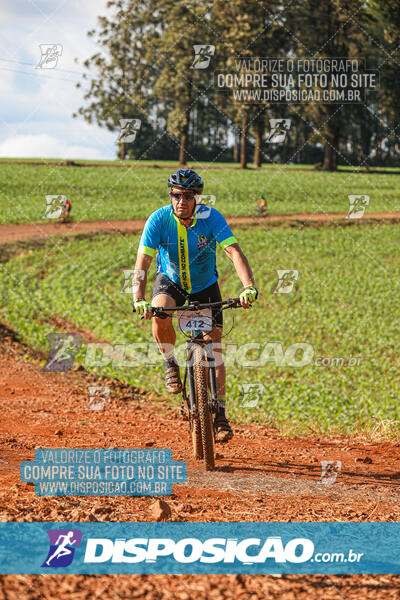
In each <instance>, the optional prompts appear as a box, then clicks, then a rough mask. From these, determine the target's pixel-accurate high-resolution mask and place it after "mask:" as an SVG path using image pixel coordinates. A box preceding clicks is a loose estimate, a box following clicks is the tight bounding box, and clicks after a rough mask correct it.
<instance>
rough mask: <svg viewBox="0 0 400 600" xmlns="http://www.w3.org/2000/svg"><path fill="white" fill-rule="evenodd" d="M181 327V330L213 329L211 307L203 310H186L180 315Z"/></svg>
mask: <svg viewBox="0 0 400 600" xmlns="http://www.w3.org/2000/svg"><path fill="white" fill-rule="evenodd" d="M179 329H180V330H181V331H193V330H194V329H197V330H198V331H211V329H212V315H211V308H202V309H201V310H185V311H184V312H182V313H181V314H180V315H179Z"/></svg>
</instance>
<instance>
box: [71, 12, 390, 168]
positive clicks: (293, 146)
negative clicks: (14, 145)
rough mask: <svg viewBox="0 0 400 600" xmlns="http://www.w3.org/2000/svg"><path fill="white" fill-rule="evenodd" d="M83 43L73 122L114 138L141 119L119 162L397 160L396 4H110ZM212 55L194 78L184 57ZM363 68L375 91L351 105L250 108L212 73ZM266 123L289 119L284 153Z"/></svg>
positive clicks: (333, 163) (331, 164)
mask: <svg viewBox="0 0 400 600" xmlns="http://www.w3.org/2000/svg"><path fill="white" fill-rule="evenodd" d="M107 9H108V15H107V16H101V17H98V27H97V29H93V30H91V31H89V32H88V35H89V36H90V37H92V38H93V39H94V41H95V42H96V44H97V46H98V48H99V50H98V52H96V53H95V54H94V55H92V56H91V57H89V58H88V59H87V60H85V61H84V63H83V64H84V66H85V67H87V72H85V74H84V76H83V81H82V82H80V83H78V86H79V87H83V88H84V100H85V105H84V106H82V107H80V108H79V109H78V110H77V112H76V113H75V114H74V117H77V116H81V117H83V118H84V119H85V120H87V121H88V122H89V123H92V122H96V123H98V124H99V125H101V126H104V127H107V128H108V129H109V130H111V131H115V132H119V131H120V120H121V119H140V129H138V131H137V133H136V134H135V139H134V141H133V142H131V143H127V142H126V141H124V139H123V137H121V140H120V142H119V147H118V153H119V156H120V158H121V159H125V158H134V159H176V158H178V159H179V163H180V164H181V165H184V164H186V162H187V161H189V162H194V161H199V160H200V161H203V160H204V161H206V160H207V161H216V162H218V161H235V162H238V163H240V165H241V167H243V168H246V166H247V165H248V163H249V162H250V161H251V160H252V161H253V165H254V166H255V167H260V166H261V165H262V163H263V162H271V161H276V162H289V163H314V164H316V165H317V166H318V167H319V168H321V169H324V170H335V169H336V168H337V167H338V165H340V164H342V165H346V164H349V165H351V164H353V165H363V166H366V167H368V166H369V165H397V164H398V163H399V157H400V147H399V142H398V135H399V123H398V120H399V112H400V77H399V75H400V3H399V2H398V0H365V1H363V0H324V1H323V2H321V0H302V1H298V2H293V3H289V4H288V6H286V5H285V4H284V3H282V2H281V1H280V0H268V2H266V1H261V0H229V2H227V1H226V0H157V1H155V0H110V1H109V2H108V3H107ZM195 45H203V46H207V45H208V46H209V47H213V53H212V54H211V51H210V65H209V66H208V67H207V68H204V69H202V68H195V67H194V60H195V53H194V46H195ZM310 56H313V57H321V58H335V57H342V58H353V57H363V58H364V59H365V60H366V62H367V65H368V67H369V68H375V69H376V70H377V71H378V72H379V88H378V90H377V91H376V92H373V93H368V95H367V99H366V101H365V102H361V103H350V104H324V103H317V102H305V103H302V104H294V103H290V102H289V103H287V104H277V103H271V102H260V103H256V104H251V103H246V102H242V101H241V102H239V101H237V100H235V98H234V97H233V95H231V94H227V93H220V92H219V91H218V89H217V87H216V86H215V79H213V77H214V76H215V73H216V72H218V71H220V72H222V71H226V70H229V68H230V67H232V65H233V64H234V61H235V59H237V57H243V58H250V57H282V58H286V59H287V58H288V57H297V58H299V57H310ZM271 118H287V119H290V122H291V125H290V129H289V130H288V131H287V132H286V136H285V142H284V143H283V144H275V143H266V135H267V133H268V132H269V130H270V119H271Z"/></svg>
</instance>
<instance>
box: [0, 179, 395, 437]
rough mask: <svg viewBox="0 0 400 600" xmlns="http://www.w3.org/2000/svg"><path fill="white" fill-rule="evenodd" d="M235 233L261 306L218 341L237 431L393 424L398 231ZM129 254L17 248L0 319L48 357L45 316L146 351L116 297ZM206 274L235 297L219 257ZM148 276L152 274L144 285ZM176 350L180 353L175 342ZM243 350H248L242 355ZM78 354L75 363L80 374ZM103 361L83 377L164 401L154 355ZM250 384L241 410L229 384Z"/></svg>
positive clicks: (112, 246) (67, 246) (116, 245)
mask: <svg viewBox="0 0 400 600" xmlns="http://www.w3.org/2000/svg"><path fill="white" fill-rule="evenodd" d="M210 175H213V176H214V174H210ZM246 175H247V174H246ZM160 185H161V184H160ZM235 233H236V236H237V237H238V239H239V242H240V243H241V245H242V247H243V249H244V251H245V253H246V254H247V255H248V257H249V260H250V262H251V265H252V268H253V270H254V272H255V276H256V280H257V284H258V287H259V288H260V291H261V298H260V301H258V302H257V303H256V304H255V306H254V308H252V309H251V310H249V311H244V310H236V311H234V316H235V323H234V328H233V330H232V331H231V333H230V334H229V336H228V337H226V338H225V340H224V341H225V342H226V343H227V344H229V345H230V346H229V347H228V348H227V350H226V361H227V366H228V391H227V402H228V405H229V412H230V414H231V415H232V416H234V417H235V419H236V420H238V421H242V422H246V421H251V420H255V421H257V422H261V423H265V424H271V425H274V426H282V425H284V426H288V427H290V428H292V429H293V430H295V431H298V432H299V431H308V427H311V428H312V430H322V431H329V432H331V433H332V432H334V431H340V432H349V431H354V430H357V429H360V428H368V427H373V426H374V424H376V420H377V419H378V420H382V419H383V420H385V419H387V420H395V419H400V404H399V400H398V398H399V392H400V371H399V368H398V366H399V365H398V363H399V359H398V357H399V355H400V335H399V333H400V325H399V321H398V319H397V315H398V314H399V311H400V294H399V286H400V284H399V281H400V277H399V275H400V258H399V257H400V253H399V252H398V250H399V246H400V241H399V240H400V227H399V226H397V225H384V226H379V225H376V226H375V225H372V226H369V227H362V228H361V227H360V228H359V227H351V228H319V229H314V228H309V229H304V230H301V229H298V228H295V229H294V228H277V229H273V230H271V229H266V228H265V229H264V228H259V229H245V228H241V229H239V228H236V229H235ZM137 244H138V236H131V235H124V236H122V235H119V236H94V237H92V238H83V237H80V238H77V239H75V240H73V239H61V238H53V239H51V240H48V241H47V242H46V243H44V244H42V246H41V247H40V248H39V249H38V248H36V249H35V248H34V247H33V246H32V244H31V245H29V244H28V243H24V244H22V243H20V244H19V245H18V246H15V247H14V251H15V252H16V254H15V256H14V257H13V258H12V259H11V260H10V261H9V262H8V263H3V264H2V265H1V266H2V269H1V271H0V290H1V296H0V299H1V301H0V320H1V321H3V322H5V323H7V324H8V325H10V326H11V327H12V328H13V329H14V330H15V331H17V332H18V333H19V334H20V336H21V337H22V339H23V340H24V341H25V342H26V343H28V344H29V345H31V346H33V347H35V348H38V349H40V350H42V351H43V352H47V351H48V344H47V340H46V338H45V335H46V334H48V333H50V332H54V331H62V328H61V329H60V328H57V327H54V326H52V325H51V320H52V318H53V317H55V316H57V315H58V316H62V317H63V318H64V319H65V320H67V321H69V322H72V323H74V324H75V325H77V326H79V327H82V328H86V329H88V330H90V331H92V332H93V333H94V335H95V336H96V337H97V339H98V340H101V341H104V342H108V343H110V344H113V345H115V344H132V343H143V344H146V343H147V342H151V341H152V338H151V328H150V324H149V323H148V322H146V323H145V322H141V321H139V320H138V319H137V317H135V316H134V315H133V314H132V312H131V297H130V295H129V294H124V293H121V288H122V283H123V275H122V272H123V270H124V269H130V268H133V264H134V259H135V254H136V249H137ZM218 265H219V272H220V284H221V288H222V293H223V296H224V297H229V296H233V295H236V294H238V293H239V291H240V289H241V285H240V282H239V280H238V279H237V277H236V275H235V273H234V270H233V266H232V264H231V263H230V261H229V260H228V259H227V257H226V256H225V255H224V253H223V252H222V251H219V254H218ZM278 269H296V270H298V272H299V278H298V281H297V283H296V284H295V287H294V290H293V291H292V293H290V294H277V293H273V290H274V289H275V287H276V284H277V273H276V271H277V270H278ZM154 273H155V270H154V267H152V270H151V280H152V279H153V277H154ZM230 327H231V315H230V314H227V313H225V331H228V330H229V329H230ZM178 340H179V341H178V346H179V347H181V345H182V344H183V342H184V338H183V336H182V334H179V336H178ZM272 342H274V345H270V346H267V344H268V343H270V344H271V343H272ZM254 343H256V344H259V346H257V347H254V346H251V344H254ZM244 344H250V345H248V346H247V347H246V348H245V349H243V345H244ZM293 344H307V345H308V346H307V347H308V349H309V353H308V355H307V356H308V359H307V360H305V364H304V366H302V367H296V366H290V364H291V360H292V361H296V360H297V361H299V360H300V359H301V356H302V353H301V351H298V352H297V354H293V352H292V354H291V350H290V348H289V347H290V346H292V345H293ZM235 345H236V347H235ZM271 348H272V350H271ZM288 348H289V350H288ZM294 348H295V347H294ZM246 349H247V353H244V350H246ZM292 350H293V348H292ZM85 351H86V347H84V348H83V349H82V350H81V351H80V353H79V355H78V357H77V359H78V361H79V363H80V364H82V365H84V364H85V356H86V354H85ZM281 351H282V353H283V354H284V358H282V356H281ZM178 355H179V356H180V354H179V352H178ZM132 356H133V355H132ZM138 356H141V360H142V363H141V364H139V365H138V364H137V360H138V358H137V357H138ZM307 356H306V357H307ZM306 357H304V356H303V358H306ZM285 359H286V363H285ZM322 359H325V360H324V361H322ZM356 359H357V360H356ZM113 360H114V359H112V358H110V357H109V364H108V365H106V366H104V367H97V368H94V370H95V372H97V373H101V374H104V375H107V376H115V377H118V378H119V379H121V380H124V381H127V382H129V383H131V384H133V385H137V386H140V387H143V388H148V389H154V390H156V391H157V392H158V393H161V394H163V393H164V388H163V380H162V376H163V365H162V363H161V361H160V358H159V355H158V351H157V350H156V348H155V346H154V345H151V349H150V350H147V349H145V347H143V348H142V350H141V352H139V354H138V355H136V359H135V358H134V357H131V359H130V362H131V366H129V367H128V366H125V367H118V366H115V364H114V366H113ZM127 360H128V358H127ZM257 361H258V366H257ZM128 362H129V361H128ZM143 362H150V363H151V364H147V365H144V364H143ZM321 362H322V363H323V364H321ZM261 363H262V364H261ZM288 363H289V364H288ZM135 364H136V366H134V365H135ZM323 365H325V366H323ZM251 383H253V384H258V385H261V384H262V385H264V387H265V394H264V396H263V398H262V400H260V402H259V404H258V406H256V407H252V408H250V407H245V408H244V407H241V406H240V404H241V400H242V395H241V394H242V389H241V385H242V384H251ZM173 401H175V402H177V401H178V400H173Z"/></svg>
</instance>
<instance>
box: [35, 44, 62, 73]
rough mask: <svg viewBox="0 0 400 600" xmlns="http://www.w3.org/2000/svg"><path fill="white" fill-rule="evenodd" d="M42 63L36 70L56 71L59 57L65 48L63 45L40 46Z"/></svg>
mask: <svg viewBox="0 0 400 600" xmlns="http://www.w3.org/2000/svg"><path fill="white" fill-rule="evenodd" d="M39 47H40V53H41V57H40V61H39V64H38V65H37V66H36V67H35V68H36V69H54V68H55V67H56V66H57V62H58V59H59V57H60V56H61V54H62V51H63V47H62V45H61V44H39Z"/></svg>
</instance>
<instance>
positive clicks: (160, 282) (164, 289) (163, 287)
mask: <svg viewBox="0 0 400 600" xmlns="http://www.w3.org/2000/svg"><path fill="white" fill-rule="evenodd" d="M158 294H166V295H167V296H171V298H173V299H174V300H175V302H176V306H183V305H184V304H185V303H186V301H187V300H188V301H189V302H191V301H192V300H197V301H198V302H200V303H201V304H205V303H207V302H221V300H222V298H221V292H220V290H219V285H218V282H217V281H216V282H215V283H213V284H212V285H210V286H209V287H208V288H206V289H205V290H201V292H196V293H195V294H188V293H187V292H185V290H183V289H182V288H181V287H180V286H179V285H178V284H177V283H175V282H174V281H171V279H170V278H169V277H167V276H166V275H165V274H164V273H158V275H157V277H156V280H155V282H154V286H153V291H152V293H151V299H152V300H153V298H154V297H155V296H158ZM211 311H212V317H213V324H214V327H222V325H223V319H222V307H216V308H212V309H211Z"/></svg>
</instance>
